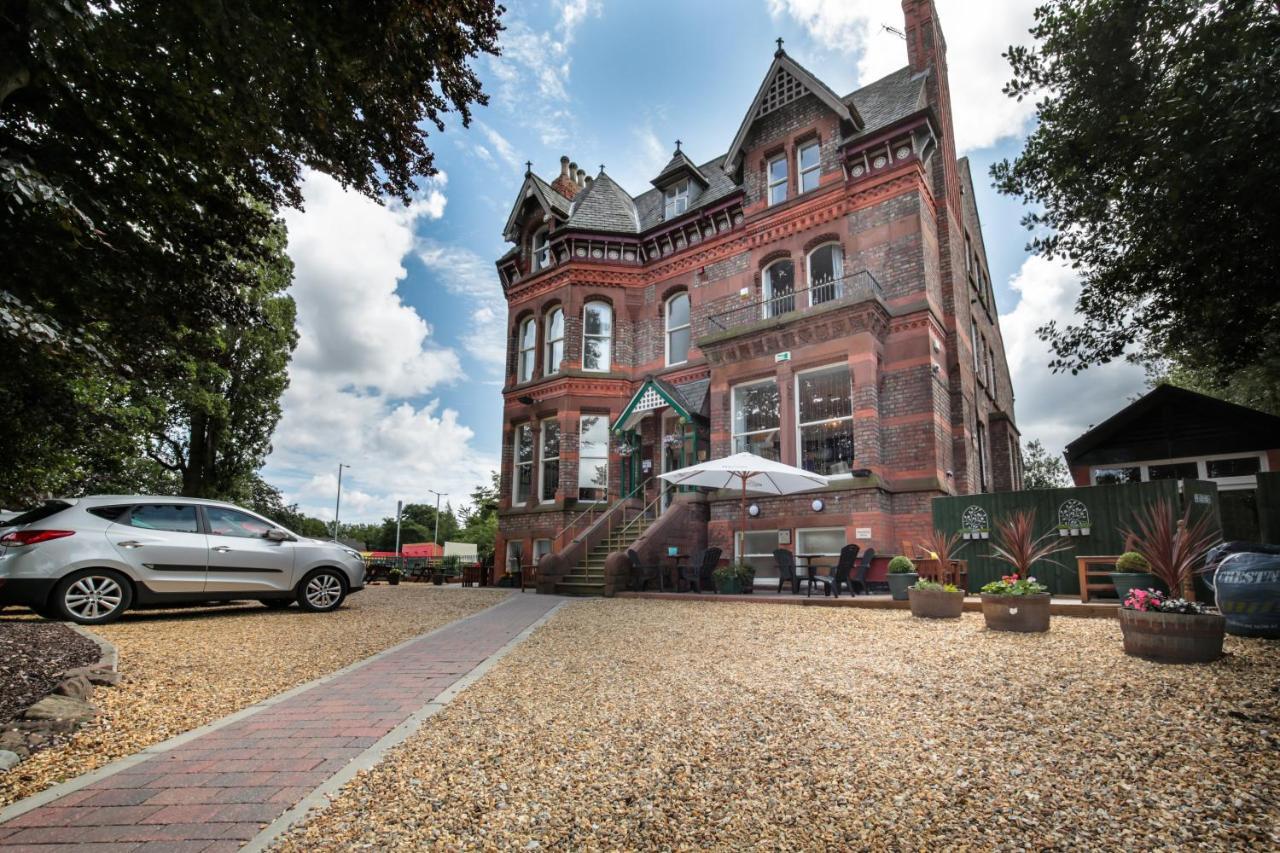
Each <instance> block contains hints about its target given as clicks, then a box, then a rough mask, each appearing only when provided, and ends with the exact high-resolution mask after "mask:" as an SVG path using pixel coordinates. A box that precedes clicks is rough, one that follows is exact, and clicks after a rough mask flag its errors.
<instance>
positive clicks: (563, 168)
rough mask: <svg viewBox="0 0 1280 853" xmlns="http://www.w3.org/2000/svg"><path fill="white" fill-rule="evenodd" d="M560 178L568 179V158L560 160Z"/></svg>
mask: <svg viewBox="0 0 1280 853" xmlns="http://www.w3.org/2000/svg"><path fill="white" fill-rule="evenodd" d="M560 177H562V178H567V177H569V158H568V157H561V158H560Z"/></svg>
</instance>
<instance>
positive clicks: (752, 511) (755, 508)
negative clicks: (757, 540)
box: [747, 504, 760, 518]
mask: <svg viewBox="0 0 1280 853" xmlns="http://www.w3.org/2000/svg"><path fill="white" fill-rule="evenodd" d="M759 514H760V505H759V504H752V505H751V506H749V507H747V515H749V516H751V517H752V518H755V517H756V516H758V515H759Z"/></svg>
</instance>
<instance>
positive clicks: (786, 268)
mask: <svg viewBox="0 0 1280 853" xmlns="http://www.w3.org/2000/svg"><path fill="white" fill-rule="evenodd" d="M764 299H765V302H764V316H765V317H777V316H778V315H779V314H786V313H787V312H788V311H794V310H796V265H795V264H793V263H791V261H776V262H775V263H773V264H770V265H769V266H768V267H765V271H764Z"/></svg>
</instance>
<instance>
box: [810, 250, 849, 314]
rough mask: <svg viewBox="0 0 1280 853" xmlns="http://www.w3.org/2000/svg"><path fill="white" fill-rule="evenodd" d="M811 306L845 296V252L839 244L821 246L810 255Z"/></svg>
mask: <svg viewBox="0 0 1280 853" xmlns="http://www.w3.org/2000/svg"><path fill="white" fill-rule="evenodd" d="M808 263H809V304H810V305H820V304H822V303H823V302H830V301H831V300H832V299H837V298H839V297H841V296H843V295H844V293H843V290H844V288H843V287H842V285H843V282H842V278H843V277H844V252H843V251H842V250H841V248H840V244H839V243H828V244H826V245H825V246H819V247H818V248H816V249H814V250H813V251H812V252H810V253H809V259H808Z"/></svg>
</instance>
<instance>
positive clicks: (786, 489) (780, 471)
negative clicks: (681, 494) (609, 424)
mask: <svg viewBox="0 0 1280 853" xmlns="http://www.w3.org/2000/svg"><path fill="white" fill-rule="evenodd" d="M658 476H659V477H661V478H662V479H663V480H666V481H667V482H668V483H671V484H672V485H676V486H701V487H703V488H707V489H730V488H741V490H742V498H741V500H740V502H739V509H738V516H739V525H738V526H739V530H740V531H741V532H742V534H743V536H744V537H745V536H746V530H747V492H748V491H752V492H759V493H761V494H766V495H794V494H796V493H797V492H807V491H809V490H810V489H814V488H817V487H818V486H825V485H826V484H827V478H826V477H824V476H822V475H821V474H815V473H813V472H812V471H806V470H804V469H803V468H795V467H793V466H791V465H783V464H782V463H781V462H774V461H773V460H772V459H765V458H764V457H763V456H756V455H755V454H754V453H735V454H733V455H732V456H726V457H725V458H723V459H712V460H710V461H707V462H700V463H698V464H697V465H690V466H689V467H688V468H680V469H678V470H675V471H668V472H667V473H665V474H659V475H658Z"/></svg>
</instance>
